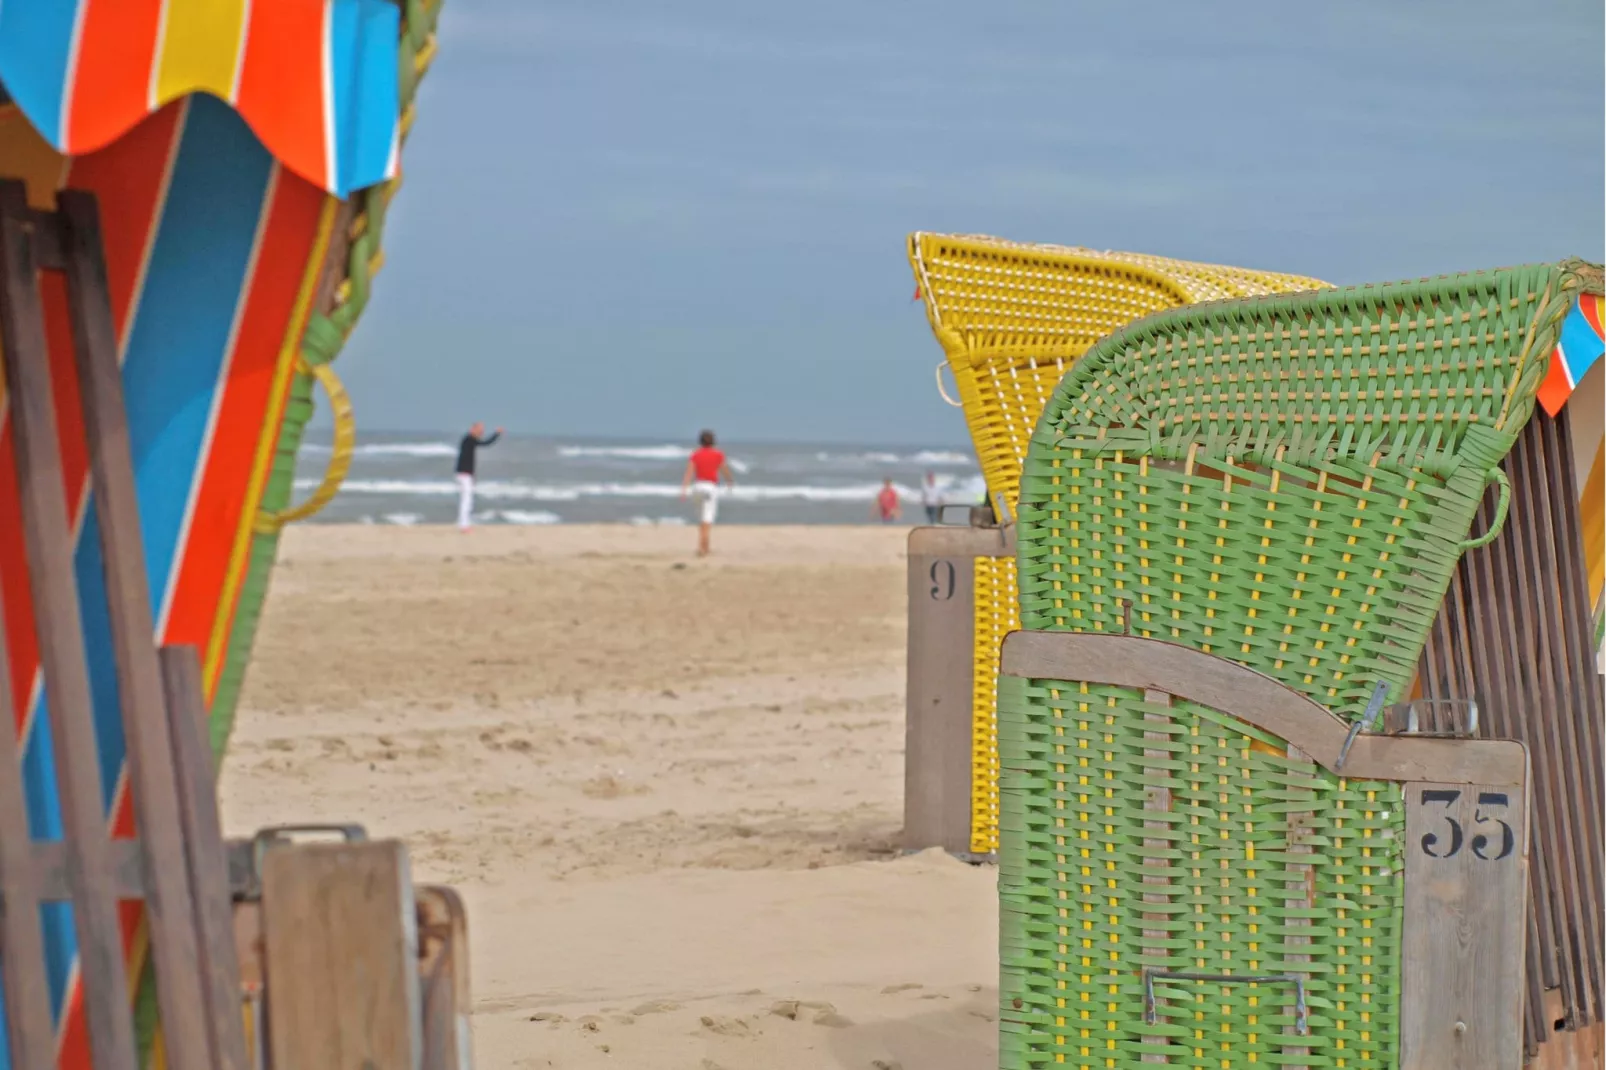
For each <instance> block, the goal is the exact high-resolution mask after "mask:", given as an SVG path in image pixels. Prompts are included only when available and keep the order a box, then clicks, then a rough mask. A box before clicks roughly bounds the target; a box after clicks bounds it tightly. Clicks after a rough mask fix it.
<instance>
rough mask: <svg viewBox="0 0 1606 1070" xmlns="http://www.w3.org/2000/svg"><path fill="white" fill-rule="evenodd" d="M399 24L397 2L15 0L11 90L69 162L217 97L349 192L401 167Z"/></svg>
mask: <svg viewBox="0 0 1606 1070" xmlns="http://www.w3.org/2000/svg"><path fill="white" fill-rule="evenodd" d="M400 15H401V13H400V9H399V7H398V5H397V4H396V3H395V2H394V0H273V2H271V3H261V2H258V3H251V2H250V0H4V2H3V3H0V84H3V90H0V92H3V93H4V94H8V95H9V96H10V97H11V98H12V100H14V101H15V103H16V104H17V106H18V107H19V108H20V109H21V110H22V112H23V114H24V115H26V116H27V117H28V120H29V122H31V123H32V124H33V125H34V127H35V128H36V129H38V131H39V132H40V133H41V134H42V135H44V138H45V140H46V141H48V142H49V143H50V144H51V146H52V147H53V148H55V149H56V150H57V151H58V152H61V153H63V154H64V155H67V156H79V155H82V154H84V153H88V152H93V151H94V150H96V149H99V148H102V147H103V146H105V145H108V144H110V143H111V142H112V141H114V140H115V139H117V138H118V137H120V136H122V135H123V134H124V133H125V132H127V131H128V130H129V129H130V128H132V127H133V126H134V125H135V124H137V123H138V122H139V121H140V120H142V119H144V118H145V117H146V116H147V115H150V114H151V113H153V112H155V111H157V110H159V109H160V108H161V107H162V106H163V105H164V104H167V103H169V102H171V101H174V100H177V99H179V98H180V97H183V96H187V95H188V94H191V93H198V92H199V93H209V94H211V95H213V96H215V97H218V98H219V99H221V100H224V101H227V102H228V103H229V104H230V105H232V106H233V107H234V108H235V110H236V111H238V112H239V113H240V114H241V116H243V117H244V119H245V121H246V123H247V124H249V126H250V127H251V129H252V130H253V131H254V132H255V133H256V135H257V137H258V138H259V139H260V140H261V141H262V143H263V145H264V146H265V147H266V148H267V150H268V152H270V153H271V154H272V155H273V156H274V157H275V158H276V159H277V160H278V161H279V162H280V163H282V164H283V165H284V166H285V167H287V168H288V169H289V170H291V171H293V172H294V173H295V174H297V175H299V176H301V177H302V178H304V179H306V180H307V181H309V182H311V183H313V184H314V185H317V186H319V187H321V188H323V189H324V190H327V191H328V192H330V193H332V194H334V195H335V196H338V197H344V196H346V195H347V194H349V193H351V192H353V191H355V190H359V189H362V188H363V187H365V186H370V185H373V184H374V183H376V182H382V181H384V180H385V179H388V178H391V177H394V175H395V172H396V160H397V145H398V140H399V136H398V135H399V119H400V108H399V104H398V70H397V58H396V57H397V40H398V37H399V35H400Z"/></svg>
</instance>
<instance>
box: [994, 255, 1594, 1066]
mask: <svg viewBox="0 0 1606 1070" xmlns="http://www.w3.org/2000/svg"><path fill="white" fill-rule="evenodd" d="M1600 282H1601V277H1600V273H1599V269H1598V268H1593V267H1592V266H1589V265H1584V264H1582V263H1579V262H1569V263H1565V264H1554V265H1541V266H1533V267H1522V268H1514V269H1506V270H1499V271H1488V272H1480V273H1476V274H1467V275H1457V276H1450V277H1445V278H1436V279H1428V280H1422V281H1417V282H1407V283H1396V284H1387V285H1371V286H1362V287H1353V288H1346V289H1338V290H1324V291H1319V292H1309V293H1300V294H1291V295H1284V296H1274V297H1264V298H1254V299H1248V300H1230V301H1221V302H1214V303H1209V304H1203V305H1197V306H1194V307H1190V308H1182V309H1177V310H1174V311H1168V312H1162V313H1159V314H1157V315H1153V316H1150V317H1148V318H1147V319H1144V320H1142V321H1140V322H1138V323H1136V324H1133V325H1131V326H1130V327H1127V328H1125V329H1123V330H1120V331H1118V332H1117V333H1115V334H1114V335H1112V336H1110V337H1108V338H1106V339H1105V340H1103V341H1102V342H1100V343H1099V344H1098V345H1096V346H1095V347H1094V348H1093V349H1092V350H1091V351H1090V352H1089V353H1088V354H1087V355H1086V356H1085V357H1083V359H1082V360H1081V361H1079V362H1078V363H1077V364H1076V365H1075V366H1074V367H1073V368H1072V369H1071V371H1070V372H1069V373H1068V374H1067V375H1066V376H1065V378H1064V379H1063V381H1062V382H1061V383H1060V384H1059V386H1058V388H1057V389H1056V390H1055V392H1054V395H1053V398H1052V399H1051V400H1050V402H1049V404H1048V406H1047V408H1046V410H1045V412H1044V414H1043V417H1042V419H1041V421H1040V422H1039V424H1038V426H1037V430H1036V432H1035V433H1034V435H1033V437H1032V442H1031V446H1030V449H1029V451H1028V454H1027V458H1026V462H1025V466H1024V469H1025V470H1024V475H1023V477H1022V481H1021V495H1020V501H1019V507H1018V509H1019V513H1018V531H1017V539H1018V546H1019V561H1018V564H1019V573H1020V600H1021V620H1022V623H1023V626H1024V627H1025V628H1026V629H1028V630H1036V631H1051V632H1052V631H1074V632H1092V633H1102V634H1105V635H1115V636H1131V637H1144V638H1147V639H1151V640H1159V641H1161V642H1162V643H1163V644H1169V645H1170V648H1174V647H1183V648H1188V649H1189V650H1191V651H1197V652H1204V653H1207V654H1210V655H1213V656H1214V657H1215V658H1219V659H1225V660H1226V661H1229V662H1235V663H1237V664H1238V665H1241V666H1245V667H1247V668H1249V669H1252V670H1255V671H1256V672H1257V673H1258V674H1262V675H1263V676H1264V677H1269V678H1270V679H1271V680H1273V681H1276V682H1278V683H1280V684H1281V685H1284V686H1285V687H1286V688H1288V689H1291V690H1292V691H1293V692H1297V693H1298V694H1299V695H1301V696H1304V697H1305V698H1308V699H1310V700H1313V701H1314V702H1315V703H1317V704H1319V705H1320V706H1321V707H1325V708H1326V710H1329V711H1331V712H1332V713H1334V714H1337V715H1338V716H1339V717H1341V718H1343V719H1344V720H1345V721H1347V722H1353V721H1354V720H1355V719H1357V718H1358V717H1359V716H1360V715H1361V714H1362V713H1363V710H1365V709H1366V708H1367V707H1368V704H1369V702H1371V701H1372V700H1373V699H1374V692H1375V691H1376V690H1377V685H1379V684H1381V685H1383V688H1384V689H1385V690H1386V698H1387V699H1388V700H1397V699H1401V698H1404V697H1406V696H1407V695H1408V694H1409V692H1410V689H1411V687H1412V684H1413V680H1414V678H1415V676H1416V674H1417V669H1418V663H1419V659H1420V657H1421V655H1422V652H1423V647H1424V643H1425V640H1426V638H1427V636H1428V633H1429V630H1430V629H1431V628H1432V627H1433V625H1434V621H1435V618H1436V617H1437V615H1438V613H1439V609H1440V604H1441V602H1442V600H1443V598H1444V595H1445V591H1446V588H1447V586H1448V585H1449V582H1450V579H1451V575H1452V573H1453V571H1454V570H1455V568H1456V565H1457V562H1458V561H1459V560H1460V558H1461V556H1462V555H1463V554H1464V553H1466V552H1467V551H1468V550H1472V549H1474V548H1476V547H1478V546H1480V545H1483V544H1485V543H1487V542H1488V541H1490V540H1491V539H1492V538H1494V537H1495V535H1496V534H1497V533H1498V530H1499V527H1500V524H1501V522H1502V521H1503V520H1504V517H1505V513H1506V503H1507V502H1508V500H1509V494H1510V487H1509V480H1508V479H1507V478H1506V476H1505V475H1504V474H1503V473H1502V471H1501V469H1500V464H1501V461H1502V459H1503V458H1505V456H1506V455H1507V453H1508V452H1509V451H1510V450H1511V448H1512V446H1513V443H1514V442H1515V441H1516V439H1517V436H1518V434H1519V432H1520V431H1521V430H1522V429H1523V427H1524V425H1525V424H1526V423H1527V422H1528V420H1529V417H1530V415H1531V413H1532V411H1533V406H1534V396H1535V391H1536V389H1537V387H1538V385H1539V383H1540V381H1541V379H1542V378H1543V376H1544V373H1545V371H1546V366H1547V364H1548V361H1549V357H1550V354H1551V352H1552V350H1553V349H1554V347H1555V344H1556V338H1557V333H1558V330H1559V327H1560V324H1561V321H1562V318H1563V317H1564V316H1565V315H1566V313H1567V311H1568V310H1569V309H1570V308H1571V307H1572V306H1573V305H1574V303H1575V302H1576V300H1577V297H1578V294H1579V293H1580V292H1583V291H1588V292H1592V293H1599V292H1600ZM1480 503H1482V504H1483V512H1484V517H1483V522H1482V524H1481V525H1480V527H1481V530H1478V531H1473V530H1471V529H1472V528H1473V526H1474V524H1473V521H1474V517H1475V515H1476V514H1478V512H1479V509H1480ZM1006 649H1007V648H1006ZM1190 656H1195V655H1190ZM1006 660H1007V655H1006ZM1006 671H1007V667H1006ZM1234 671H1237V670H1234ZM1090 675H1091V674H1090ZM1377 697H1384V696H1377ZM999 733H1000V737H999V738H1000V750H1001V763H1002V767H1003V768H1002V780H1001V789H1002V813H1001V822H1002V845H1001V850H1000V867H1001V868H1000V892H1001V896H1002V920H1001V933H1002V935H1001V944H1002V974H1003V977H1002V985H1001V998H1002V1007H1003V1011H1002V1019H1001V1020H1002V1021H1003V1023H1004V1025H1003V1036H1002V1052H1001V1057H1002V1065H1003V1066H1004V1067H1006V1068H1010V1070H1015V1068H1020V1067H1028V1066H1038V1065H1048V1064H1059V1063H1063V1064H1068V1065H1075V1066H1087V1067H1094V1066H1096V1067H1120V1066H1129V1065H1136V1064H1137V1063H1138V1062H1140V1061H1143V1060H1144V1059H1145V1057H1148V1058H1149V1059H1150V1060H1151V1061H1153V1060H1156V1059H1158V1060H1159V1061H1165V1062H1168V1063H1170V1064H1172V1065H1185V1066H1210V1067H1222V1066H1242V1065H1247V1063H1249V1062H1252V1061H1259V1062H1266V1063H1269V1064H1273V1065H1277V1064H1282V1065H1287V1064H1292V1065H1298V1066H1312V1067H1329V1066H1345V1067H1352V1068H1353V1067H1379V1068H1382V1067H1393V1066H1395V1065H1397V1062H1398V1057H1399V1037H1398V1032H1399V1025H1398V1009H1399V1003H1400V994H1401V954H1400V947H1401V924H1400V917H1401V896H1402V891H1401V889H1402V881H1401V878H1400V873H1401V866H1402V860H1401V845H1402V841H1403V838H1404V820H1405V818H1404V807H1403V805H1402V799H1401V791H1400V786H1399V784H1398V783H1395V782H1391V781H1387V780H1359V779H1348V778H1345V777H1342V776H1338V775H1335V774H1334V773H1333V772H1332V771H1331V770H1330V768H1328V767H1326V766H1325V765H1323V764H1319V763H1317V762H1314V761H1312V760H1311V757H1310V756H1309V755H1308V754H1306V753H1303V752H1301V751H1299V750H1290V748H1289V747H1288V744H1287V742H1286V740H1284V739H1281V738H1278V737H1277V736H1276V735H1275V734H1273V733H1269V732H1267V731H1265V730H1263V729H1260V728H1256V727H1253V726H1252V725H1250V724H1249V723H1247V722H1246V721H1244V720H1240V719H1238V718H1236V717H1233V716H1228V715H1227V714H1224V713H1223V712H1222V711H1221V710H1220V709H1217V708H1211V707H1209V706H1207V705H1204V704H1201V703H1197V702H1190V701H1178V702H1176V703H1174V704H1171V705H1167V706H1164V707H1158V706H1156V705H1155V704H1154V702H1153V696H1152V695H1150V696H1147V697H1146V694H1145V691H1144V690H1143V689H1142V688H1133V687H1130V686H1111V685H1109V684H1102V683H1094V682H1089V681H1088V680H1086V679H1084V680H1077V679H1032V678H1023V677H1018V676H1014V675H1008V676H1005V677H1004V678H1003V679H1002V681H1001V684H1000V695H999ZM1482 745H1484V746H1488V744H1482ZM1157 797H1163V798H1164V799H1165V800H1166V803H1165V807H1164V809H1163V811H1162V812H1161V813H1158V814H1157V813H1156V812H1155V799H1156V798H1157ZM1146 806H1147V807H1148V809H1147V810H1146V809H1145V807H1146ZM1295 814H1297V815H1298V822H1297V824H1298V826H1299V827H1298V828H1297V829H1296V828H1295V827H1294V826H1295V824H1296V822H1295V820H1294V816H1293V815H1295ZM1156 821H1158V822H1159V825H1160V826H1161V827H1160V829H1159V830H1156V828H1155V827H1154V822H1156ZM1296 841H1297V842H1299V843H1300V844H1302V845H1303V846H1302V848H1301V849H1300V850H1301V851H1303V852H1305V853H1298V854H1296V853H1295V849H1294V848H1293V847H1292V846H1291V845H1292V844H1294V843H1295V842H1296ZM1290 882H1293V884H1291V883H1290ZM1294 885H1297V887H1296V886H1294ZM1156 914H1159V915H1163V916H1164V917H1163V920H1161V921H1156V920H1154V918H1155V916H1156ZM1156 965H1159V966H1163V967H1164V968H1165V969H1167V970H1171V971H1179V972H1187V971H1190V970H1193V971H1199V972H1202V973H1205V974H1234V973H1253V974H1265V975H1278V976H1294V975H1297V976H1300V977H1302V978H1303V979H1304V981H1303V985H1304V987H1303V990H1302V992H1301V993H1300V994H1301V996H1302V998H1303V1000H1304V1001H1307V1002H1308V1018H1306V1019H1303V1020H1304V1021H1305V1023H1306V1024H1307V1025H1308V1033H1307V1034H1305V1035H1300V1034H1298V1033H1296V1032H1295V1031H1294V1030H1293V1029H1292V1028H1290V1027H1291V1024H1292V1023H1293V1022H1294V1021H1295V1018H1296V1008H1295V1006H1294V1002H1295V993H1294V992H1292V991H1289V990H1286V989H1284V988H1279V987H1277V986H1269V985H1260V986H1253V985H1243V986H1215V985H1204V986H1189V985H1176V986H1172V987H1167V988H1164V989H1163V990H1162V991H1161V993H1160V994H1161V996H1162V997H1163V998H1165V999H1169V1000H1170V1001H1171V1004H1170V1008H1169V1017H1168V1018H1167V1021H1168V1022H1169V1024H1166V1025H1161V1026H1156V1025H1155V1024H1153V1023H1152V1022H1146V1021H1145V1020H1144V1014H1145V1001H1144V993H1143V991H1142V988H1143V985H1142V981H1141V979H1140V974H1141V973H1142V972H1143V970H1145V969H1148V968H1151V967H1154V966H1156ZM1300 1013H1304V1012H1300Z"/></svg>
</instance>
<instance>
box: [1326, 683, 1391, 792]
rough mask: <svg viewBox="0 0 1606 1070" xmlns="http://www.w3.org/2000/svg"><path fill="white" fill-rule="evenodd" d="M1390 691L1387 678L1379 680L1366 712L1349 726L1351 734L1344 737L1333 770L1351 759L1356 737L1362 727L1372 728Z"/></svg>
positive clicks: (1335, 770)
mask: <svg viewBox="0 0 1606 1070" xmlns="http://www.w3.org/2000/svg"><path fill="white" fill-rule="evenodd" d="M1388 693H1389V685H1388V681H1386V680H1379V681H1378V682H1377V686H1376V687H1374V688H1372V699H1371V701H1370V702H1368V703H1367V704H1366V712H1365V713H1363V714H1361V715H1360V716H1359V717H1357V718H1356V719H1355V721H1354V723H1353V724H1351V725H1350V726H1349V735H1347V736H1345V737H1344V747H1343V749H1342V750H1340V751H1339V752H1338V761H1336V762H1334V763H1333V772H1335V773H1337V772H1340V771H1342V770H1343V768H1344V763H1345V762H1346V761H1348V760H1349V749H1350V748H1351V747H1353V746H1354V745H1355V737H1356V736H1358V735H1360V734H1361V729H1363V728H1370V727H1371V726H1372V723H1373V722H1374V721H1376V720H1377V715H1378V714H1379V713H1381V712H1382V711H1383V700H1384V699H1385V698H1387V697H1388Z"/></svg>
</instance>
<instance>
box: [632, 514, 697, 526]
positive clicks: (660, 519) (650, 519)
mask: <svg viewBox="0 0 1606 1070" xmlns="http://www.w3.org/2000/svg"><path fill="white" fill-rule="evenodd" d="M625 523H627V524H629V525H631V526H632V527H637V528H653V527H663V528H683V527H685V526H686V518H685V517H683V516H633V517H631V518H630V519H629V520H627V521H625Z"/></svg>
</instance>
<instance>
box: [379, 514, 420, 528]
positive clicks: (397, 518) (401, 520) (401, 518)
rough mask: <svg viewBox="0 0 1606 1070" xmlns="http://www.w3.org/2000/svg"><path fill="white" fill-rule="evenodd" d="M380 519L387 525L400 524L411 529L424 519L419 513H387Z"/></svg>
mask: <svg viewBox="0 0 1606 1070" xmlns="http://www.w3.org/2000/svg"><path fill="white" fill-rule="evenodd" d="M380 519H381V520H383V521H384V522H385V523H387V524H399V525H401V526H402V527H404V528H410V527H412V526H413V525H414V524H416V523H418V522H419V521H420V520H422V519H424V518H423V517H422V516H420V515H419V514H417V513H386V514H385V515H384V516H382V517H380Z"/></svg>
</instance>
